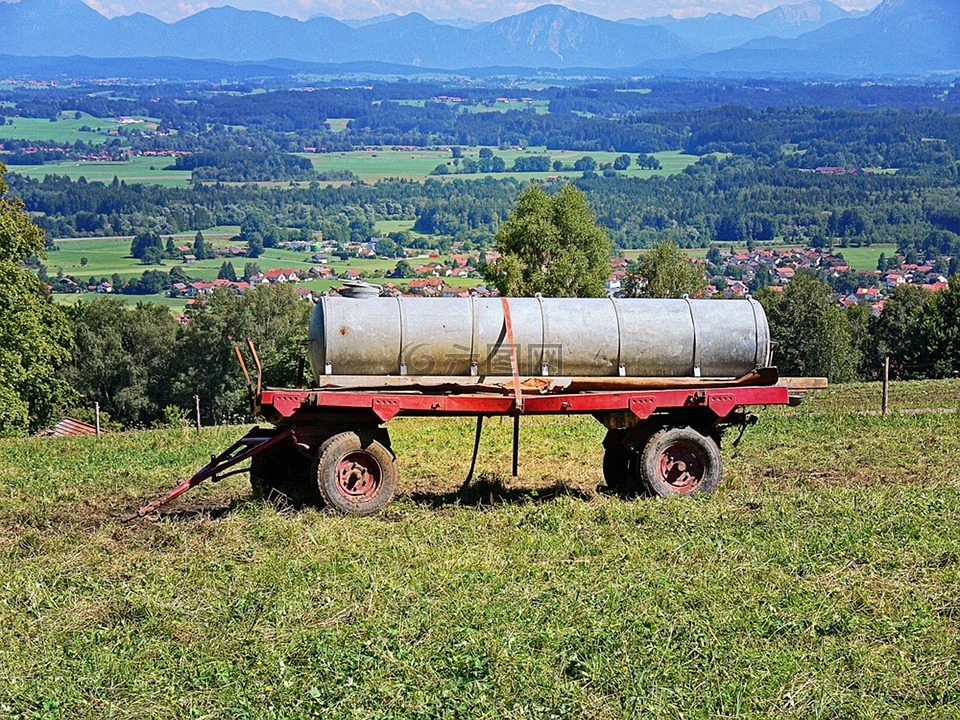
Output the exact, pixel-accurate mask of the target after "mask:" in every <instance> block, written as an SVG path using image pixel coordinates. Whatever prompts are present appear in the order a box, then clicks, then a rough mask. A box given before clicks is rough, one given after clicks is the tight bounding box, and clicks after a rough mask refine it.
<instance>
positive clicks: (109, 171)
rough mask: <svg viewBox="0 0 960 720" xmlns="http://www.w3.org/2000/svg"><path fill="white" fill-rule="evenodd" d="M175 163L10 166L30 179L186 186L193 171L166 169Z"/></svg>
mask: <svg viewBox="0 0 960 720" xmlns="http://www.w3.org/2000/svg"><path fill="white" fill-rule="evenodd" d="M172 164H173V159H172V158H168V157H132V158H130V159H129V160H120V161H117V162H101V161H96V160H63V161H60V162H55V163H47V164H46V165H9V166H8V167H7V170H9V171H10V172H15V173H19V174H20V175H24V176H26V177H29V178H34V179H36V180H42V179H43V178H45V177H46V176H47V175H66V176H67V177H69V178H71V179H72V180H76V179H77V178H80V177H83V178H86V179H87V180H89V181H91V182H93V181H99V182H103V183H109V182H112V181H113V178H114V177H117V178H119V179H120V180H123V181H125V182H128V183H141V184H149V185H166V186H171V187H186V186H187V185H189V184H190V171H189V170H164V168H165V167H168V166H170V165H172Z"/></svg>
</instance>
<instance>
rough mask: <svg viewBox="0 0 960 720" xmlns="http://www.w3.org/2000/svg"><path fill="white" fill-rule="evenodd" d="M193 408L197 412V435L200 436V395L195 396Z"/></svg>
mask: <svg viewBox="0 0 960 720" xmlns="http://www.w3.org/2000/svg"><path fill="white" fill-rule="evenodd" d="M193 406H194V410H195V411H196V412H195V414H196V420H197V435H199V434H200V396H199V395H194V396H193Z"/></svg>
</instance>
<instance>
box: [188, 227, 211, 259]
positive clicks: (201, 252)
mask: <svg viewBox="0 0 960 720" xmlns="http://www.w3.org/2000/svg"><path fill="white" fill-rule="evenodd" d="M193 255H194V257H196V258H197V260H207V259H208V258H212V257H216V253H214V252H213V250H212V249H211V248H210V246H209V245H207V240H206V238H205V237H203V233H202V232H200V231H199V230H197V234H196V237H194V238H193Z"/></svg>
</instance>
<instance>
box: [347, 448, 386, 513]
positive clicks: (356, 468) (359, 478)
mask: <svg viewBox="0 0 960 720" xmlns="http://www.w3.org/2000/svg"><path fill="white" fill-rule="evenodd" d="M382 480H383V472H382V470H381V468H380V463H378V462H377V459H376V458H375V457H373V456H372V455H370V454H369V453H366V452H363V451H362V450H358V451H356V452H352V453H349V454H347V455H344V456H343V458H341V460H340V462H339V463H337V490H339V491H340V494H341V495H343V497H345V498H346V499H347V500H350V501H351V502H363V501H365V500H369V499H370V498H372V497H374V496H375V495H376V494H377V492H378V491H379V490H380V485H381V482H382Z"/></svg>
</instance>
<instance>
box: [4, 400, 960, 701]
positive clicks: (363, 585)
mask: <svg viewBox="0 0 960 720" xmlns="http://www.w3.org/2000/svg"><path fill="white" fill-rule="evenodd" d="M951 387H952V390H953V392H954V394H956V393H957V392H958V390H960V385H958V384H957V383H954V384H953V385H952V386H950V387H947V389H951ZM833 392H834V391H828V392H826V393H822V394H821V395H820V396H819V397H818V398H817V399H816V400H814V401H813V402H811V403H810V404H809V406H807V407H805V408H804V407H802V408H799V409H796V410H784V411H778V412H765V413H764V415H763V419H762V421H761V423H760V424H759V425H757V426H756V427H755V428H753V429H751V430H750V431H748V433H747V435H746V436H745V438H744V440H743V442H742V444H741V445H740V446H739V447H738V448H737V449H736V450H734V449H733V448H731V447H729V443H728V447H727V448H726V449H725V451H724V456H725V457H724V459H725V463H726V481H725V483H724V485H723V486H722V488H721V489H720V490H719V491H718V493H717V494H716V495H715V496H713V497H712V498H708V499H704V500H694V501H646V500H641V501H624V500H621V499H618V498H614V497H609V496H607V495H606V494H604V493H603V492H597V487H598V486H599V485H600V484H601V477H600V473H599V470H598V469H597V468H598V465H599V457H600V450H599V442H600V439H601V437H602V429H601V428H600V426H599V425H598V424H596V423H594V422H593V421H592V420H589V419H577V418H552V419H540V420H535V419H530V420H526V421H524V424H523V432H522V439H521V442H522V461H521V476H520V478H518V479H516V480H513V479H510V478H509V477H508V474H509V463H510V461H509V457H510V448H509V445H510V441H509V438H510V423H509V422H504V423H499V422H497V421H492V422H488V423H487V424H486V427H485V429H484V446H483V449H482V451H481V456H480V461H479V471H480V473H481V474H480V477H479V479H478V480H477V481H476V483H475V485H474V487H473V488H472V489H468V490H467V491H462V492H461V491H458V488H459V486H460V483H461V482H462V478H463V476H464V474H465V473H466V469H467V465H468V462H469V457H468V456H469V450H470V444H471V440H472V422H471V421H469V420H462V421H457V420H455V421H438V420H405V421H404V420H401V421H394V423H392V424H391V428H392V430H391V432H392V435H393V439H394V447H395V449H396V450H397V452H398V455H399V457H400V462H401V477H402V483H401V492H400V496H399V498H398V499H397V501H396V502H395V503H394V504H393V505H391V506H390V507H389V508H388V509H387V511H386V512H385V513H384V514H382V515H380V516H377V517H373V518H364V519H355V518H350V519H345V518H340V517H337V516H334V515H332V514H329V513H326V512H321V511H315V510H307V511H300V512H278V511H277V510H276V509H274V508H273V507H272V506H269V505H266V504H264V503H259V502H253V501H250V500H249V499H248V490H247V486H246V484H245V479H244V478H243V477H239V478H233V479H229V480H226V481H224V483H222V484H221V485H212V486H209V487H201V488H199V489H197V490H196V491H195V492H194V495H193V497H191V496H189V495H188V496H186V497H184V498H183V499H182V500H180V501H178V504H176V505H172V506H170V507H169V508H168V509H166V510H165V511H164V512H163V514H162V515H161V517H160V518H159V519H152V520H148V521H140V522H136V523H133V524H128V525H123V524H120V523H119V522H118V517H119V516H120V514H121V513H122V512H124V511H125V510H127V509H129V508H130V507H132V506H134V505H136V503H137V502H138V501H139V500H140V499H142V498H145V497H147V496H149V495H151V494H152V493H155V492H157V491H159V490H161V489H163V488H165V487H167V486H168V485H169V484H170V482H171V481H172V479H174V478H175V477H177V476H180V475H183V474H185V473H188V472H190V471H191V470H192V469H193V468H195V467H196V466H198V465H200V464H202V463H203V462H204V460H205V458H206V457H207V456H208V454H209V453H211V452H215V451H216V450H218V449H219V448H221V447H223V446H224V445H226V444H228V443H229V442H230V441H231V440H232V439H233V438H234V437H236V436H237V435H238V434H239V433H240V432H241V431H242V429H241V428H221V429H205V430H204V432H203V434H202V435H200V436H199V437H197V436H196V435H194V434H193V433H192V432H187V431H178V430H173V431H153V432H139V433H129V434H123V435H113V436H105V437H104V439H103V440H101V441H100V442H99V443H98V442H97V441H95V440H92V439H65V440H26V441H3V442H0V528H2V530H3V532H0V556H2V557H3V563H4V568H5V572H4V576H3V578H2V580H0V712H2V713H3V714H4V715H7V716H12V717H31V718H34V717H44V718H46V717H50V718H55V717H57V718H58V717H111V718H114V717H117V718H134V717H137V718H139V717H216V718H221V717H222V718H234V717H256V718H261V717H265V718H288V717H324V718H327V717H335V718H339V717H344V718H350V717H355V718H361V717H362V718H408V717H409V718H419V717H425V718H427V717H428V718H435V717H464V718H466V717H469V718H474V717H489V718H503V717H506V718H548V717H563V718H566V717H577V718H633V717H664V718H677V717H687V718H692V717H697V718H713V717H733V716H744V717H774V716H776V717H781V716H782V717H796V718H810V717H831V718H832V717H850V718H854V717H857V718H860V717H876V718H880V717H883V718H886V717H944V718H946V717H956V716H957V715H958V714H960V680H958V675H957V672H956V667H955V664H956V657H957V651H958V644H960V627H958V622H960V572H958V571H960V564H958V563H960V523H958V519H960V500H958V485H960V473H958V471H957V467H958V465H960V443H957V442H956V438H957V437H958V435H960V414H958V413H949V414H948V413H924V412H920V413H917V414H908V413H896V414H893V415H891V416H888V417H879V416H872V415H861V414H858V413H857V412H856V410H859V409H860V408H858V407H856V406H854V405H851V404H850V403H851V402H852V400H851V398H850V397H849V396H848V395H844V392H845V391H844V389H841V390H840V396H841V397H843V398H845V400H844V403H845V404H846V408H845V409H846V410H847V411H843V412H841V411H838V410H836V409H835V403H833V401H832V400H831V399H830V396H831V393H833ZM916 396H917V397H921V396H922V393H917V394H916ZM836 404H842V403H836Z"/></svg>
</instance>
